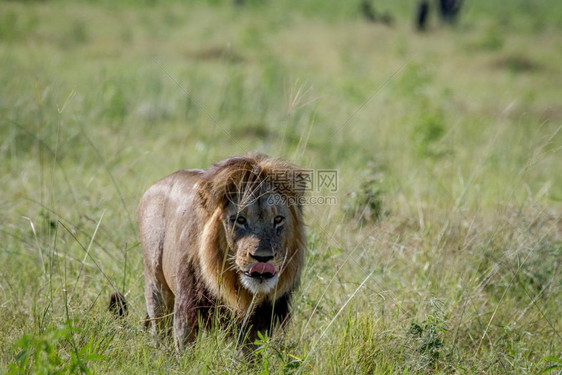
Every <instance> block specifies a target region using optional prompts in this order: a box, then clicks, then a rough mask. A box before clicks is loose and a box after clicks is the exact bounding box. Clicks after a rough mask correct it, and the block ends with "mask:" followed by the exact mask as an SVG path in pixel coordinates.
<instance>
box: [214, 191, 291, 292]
mask: <svg viewBox="0 0 562 375" xmlns="http://www.w3.org/2000/svg"><path fill="white" fill-rule="evenodd" d="M291 220H293V218H292V216H291V211H290V209H289V207H288V206H287V202H286V201H285V200H284V199H283V197H282V196H281V195H280V194H278V193H275V192H272V191H263V190H262V191H260V192H259V194H258V193H255V194H251V196H246V197H245V198H240V197H239V196H237V197H234V199H231V200H229V202H228V204H227V206H226V207H225V209H224V212H223V215H222V222H223V225H224V229H225V233H226V240H227V243H228V246H229V248H230V251H229V254H230V256H229V259H228V262H229V264H228V266H227V267H231V269H234V270H235V271H236V272H237V273H238V274H239V277H240V280H241V282H242V285H243V286H244V287H245V288H246V289H248V290H249V291H250V292H251V293H253V294H258V293H263V294H267V293H269V292H270V291H271V290H273V288H275V286H276V285H277V282H278V280H279V274H280V273H282V272H283V267H284V265H285V264H286V262H287V261H288V257H290V254H288V252H287V238H288V236H289V235H290V233H289V232H290V230H291V229H290V228H291V224H292V223H291Z"/></svg>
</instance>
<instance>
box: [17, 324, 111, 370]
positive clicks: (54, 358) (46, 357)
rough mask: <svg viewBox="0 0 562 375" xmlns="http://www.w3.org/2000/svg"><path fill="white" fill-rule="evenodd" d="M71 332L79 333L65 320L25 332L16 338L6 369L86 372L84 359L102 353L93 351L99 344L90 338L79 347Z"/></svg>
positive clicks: (89, 359)
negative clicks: (10, 362) (54, 324)
mask: <svg viewBox="0 0 562 375" xmlns="http://www.w3.org/2000/svg"><path fill="white" fill-rule="evenodd" d="M73 333H78V331H77V329H75V328H72V326H71V325H70V324H69V323H67V324H65V325H64V326H62V327H50V328H48V329H47V330H45V331H44V332H42V333H40V334H38V335H33V334H26V335H24V336H23V337H22V338H20V339H19V340H17V341H16V342H15V349H16V350H17V351H18V352H17V354H16V357H15V362H14V363H12V365H11V366H10V370H9V372H8V373H9V374H13V375H15V374H27V373H34V374H75V373H81V374H89V373H90V369H89V368H88V366H87V363H88V362H90V361H95V360H101V359H103V358H104V357H103V356H102V355H100V354H97V353H96V351H97V349H98V347H97V345H96V344H95V343H94V340H93V339H92V340H90V341H89V342H88V343H87V344H86V345H84V346H83V347H82V348H80V349H78V348H77V346H76V343H75V342H74V338H73Z"/></svg>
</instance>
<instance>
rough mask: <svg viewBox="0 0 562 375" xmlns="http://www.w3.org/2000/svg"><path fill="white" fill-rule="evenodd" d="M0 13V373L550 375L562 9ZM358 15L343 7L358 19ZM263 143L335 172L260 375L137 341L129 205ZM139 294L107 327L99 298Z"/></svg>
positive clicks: (251, 7) (216, 345)
mask: <svg viewBox="0 0 562 375" xmlns="http://www.w3.org/2000/svg"><path fill="white" fill-rule="evenodd" d="M188 3H189V5H188V4H185V3H184V2H180V1H164V0H145V1H141V2H137V1H132V0H128V1H122V2H118V3H117V4H116V3H115V2H113V1H100V2H95V1H80V2H71V1H37V2H34V1H21V2H1V3H0V64H1V66H2V69H0V82H1V83H2V84H1V85H0V186H1V192H2V194H0V218H1V219H0V265H1V267H0V317H1V319H0V373H15V374H17V373H45V374H47V373H49V374H54V373H75V372H91V373H100V374H105V373H134V374H136V373H142V372H146V373H158V372H162V373H184V372H188V373H194V374H199V373H225V372H231V373H246V372H248V373H263V374H266V373H317V374H329V373H346V374H352V373H376V374H379V373H380V374H387V373H400V374H402V373H420V372H421V373H434V372H435V373H478V374H480V373H487V374H494V373H495V374H505V373H517V374H518V373H538V372H540V371H543V370H544V371H545V372H546V373H555V372H556V371H560V366H561V362H562V338H561V335H562V320H561V318H560V312H561V311H562V289H561V286H562V222H561V213H562V205H561V203H560V202H561V200H562V167H561V166H562V158H561V156H560V155H561V147H562V134H561V132H560V127H561V125H562V102H561V93H562V91H561V87H562V2H560V1H557V0H544V1H530V0H525V1H524V0H515V1H510V2H504V1H484V0H474V1H470V2H465V3H466V8H465V9H464V10H465V12H464V13H463V14H462V17H461V20H460V23H459V25H458V27H456V28H447V27H439V26H437V22H436V20H435V19H433V20H432V27H431V28H430V30H429V31H428V32H427V33H424V34H417V33H415V32H414V31H413V29H414V28H413V25H412V22H411V21H412V19H413V3H414V2H412V1H406V0H401V1H393V2H390V1H387V2H375V3H374V4H375V5H376V6H377V7H380V10H381V11H385V12H390V13H391V14H393V15H394V17H395V23H394V25H393V26H392V27H388V26H384V25H379V24H372V23H367V22H366V21H364V20H363V19H362V18H361V15H360V13H359V7H358V2H352V1H339V0H325V1H319V0H306V1H296V0H280V1H263V2H262V1H259V0H248V1H247V2H246V5H245V6H244V7H235V6H233V5H232V4H231V2H230V1H226V0H215V1H202V0H201V1H192V2H188ZM356 3H357V4H356ZM251 150H258V151H262V152H266V153H268V154H270V155H273V156H276V157H282V158H285V159H289V160H291V161H293V162H295V163H298V164H300V165H302V166H304V167H306V168H311V169H317V170H321V169H335V170H337V171H338V188H337V191H336V192H330V191H328V190H327V189H322V190H321V191H315V192H313V193H312V196H332V195H333V196H335V197H336V198H337V203H338V204H336V205H309V206H307V207H306V215H307V221H308V225H309V227H308V233H309V236H308V237H309V248H310V251H309V253H308V259H307V266H306V269H305V271H304V274H303V277H302V285H301V288H300V290H299V293H298V294H297V296H296V298H295V301H294V316H293V320H292V322H291V324H290V325H289V327H288V330H287V332H286V334H285V335H284V336H281V335H275V336H274V337H271V338H270V337H262V338H261V339H260V340H259V343H258V346H257V347H258V354H256V358H255V360H254V361H253V362H249V361H244V360H241V356H240V355H238V354H237V353H236V350H235V347H236V342H235V340H234V339H233V338H232V337H231V336H229V335H228V333H226V332H223V331H220V330H212V331H211V332H202V333H201V335H200V338H199V340H198V341H197V344H195V345H194V346H193V347H192V348H189V349H188V350H186V351H185V353H182V354H181V355H179V356H176V355H175V354H174V350H173V343H172V342H171V341H169V342H164V343H163V345H160V346H159V347H155V346H154V345H153V342H152V339H151V337H150V335H149V334H148V333H147V332H145V331H144V330H143V323H142V321H143V319H144V318H145V307H144V296H143V275H142V258H141V253H140V247H139V244H138V234H137V224H136V207H137V204H138V201H139V198H140V196H141V194H142V193H143V191H144V190H145V189H146V188H147V187H148V186H149V185H150V184H151V183H153V182H154V181H156V180H157V179H159V178H161V177H163V176H165V175H167V174H168V173H171V172H173V171H175V170H177V169H180V168H199V167H204V166H208V165H210V164H211V163H213V162H215V161H218V160H221V159H223V158H225V157H228V156H231V155H234V154H242V153H245V152H248V151H251ZM114 290H120V291H122V292H124V293H126V295H127V299H128V301H129V305H130V315H129V316H128V318H127V319H126V320H125V321H124V322H116V321H115V320H114V319H113V318H112V317H111V316H110V314H109V313H108V312H107V311H106V307H107V302H108V299H109V295H110V294H111V293H112V292H113V291H114Z"/></svg>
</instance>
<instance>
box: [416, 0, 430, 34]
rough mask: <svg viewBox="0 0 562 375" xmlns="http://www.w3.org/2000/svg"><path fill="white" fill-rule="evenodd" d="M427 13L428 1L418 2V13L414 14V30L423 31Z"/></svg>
mask: <svg viewBox="0 0 562 375" xmlns="http://www.w3.org/2000/svg"><path fill="white" fill-rule="evenodd" d="M428 13H429V1H420V3H419V4H418V13H417V14H416V28H417V29H418V30H419V31H424V30H425V29H426V27H427V14H428Z"/></svg>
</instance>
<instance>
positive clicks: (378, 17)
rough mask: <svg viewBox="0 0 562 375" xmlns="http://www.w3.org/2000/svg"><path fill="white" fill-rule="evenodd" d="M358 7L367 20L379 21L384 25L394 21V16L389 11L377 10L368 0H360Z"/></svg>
mask: <svg viewBox="0 0 562 375" xmlns="http://www.w3.org/2000/svg"><path fill="white" fill-rule="evenodd" d="M359 9H360V11H361V14H362V15H363V17H365V19H366V20H367V21H369V22H380V23H384V24H385V25H392V24H393V23H394V18H392V16H391V15H390V14H389V13H379V12H377V11H376V10H375V8H374V7H373V5H372V4H371V2H370V1H369V0H362V1H361V4H360V8H359Z"/></svg>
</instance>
